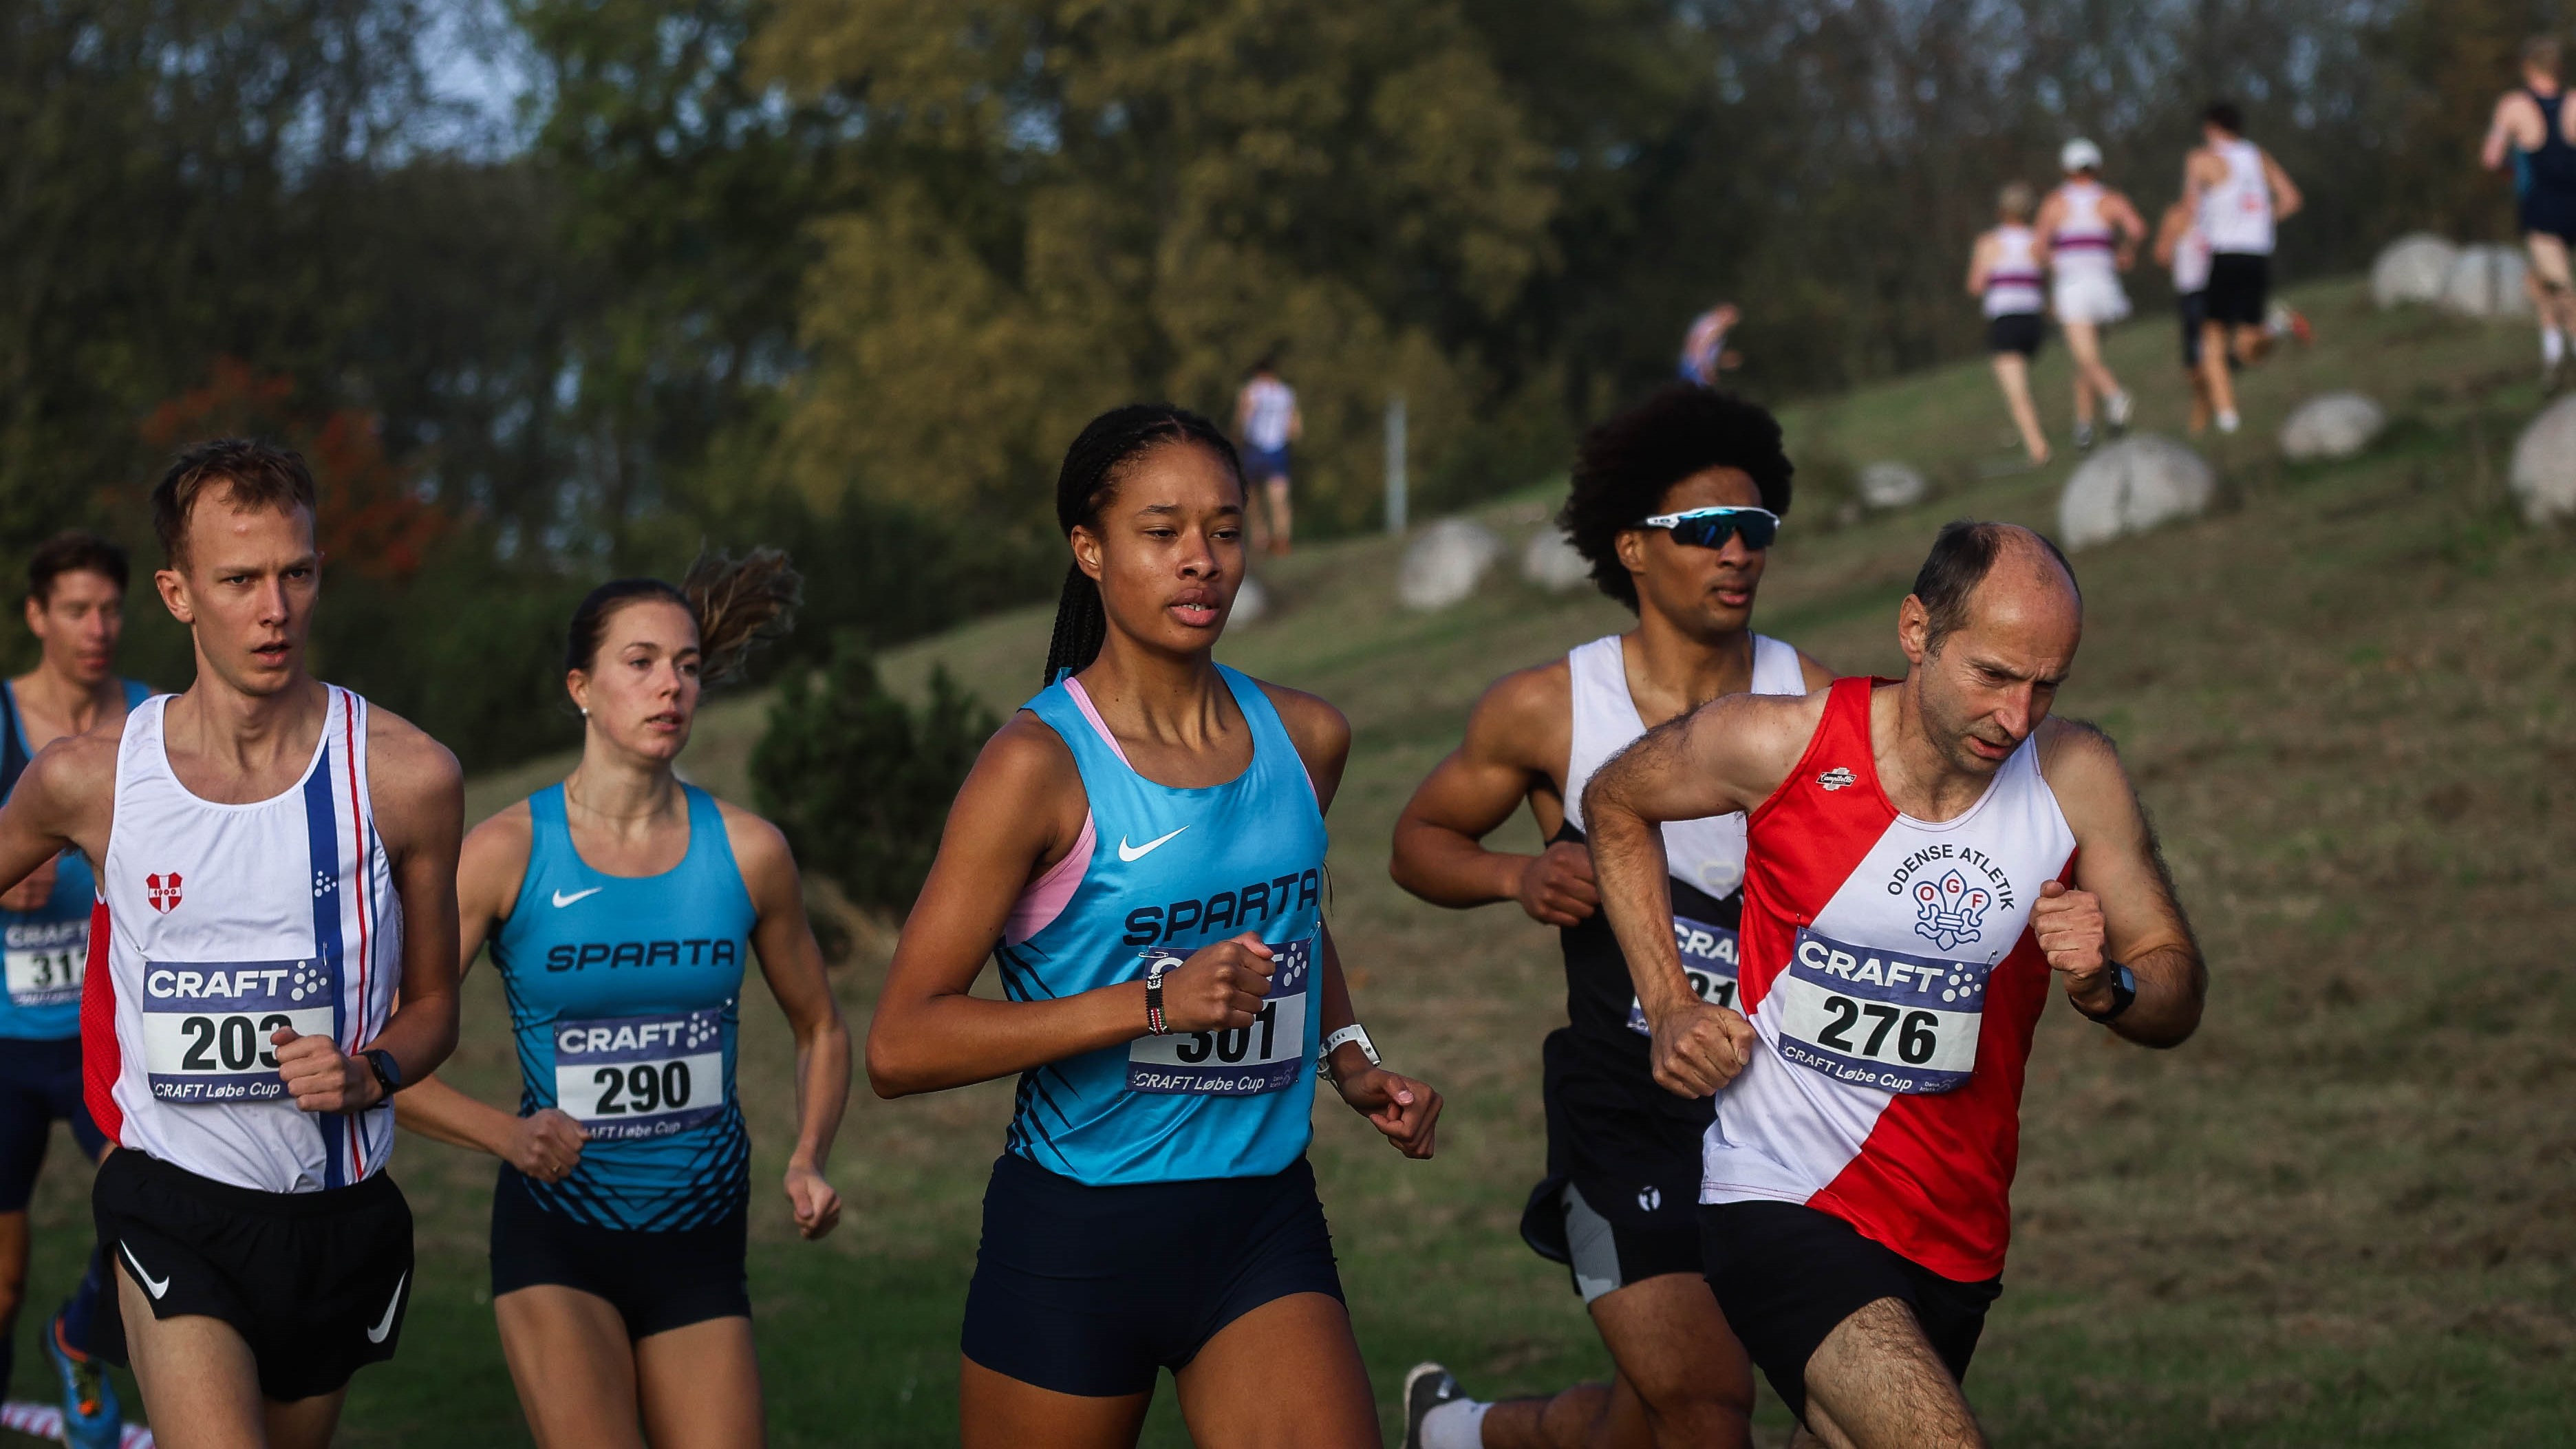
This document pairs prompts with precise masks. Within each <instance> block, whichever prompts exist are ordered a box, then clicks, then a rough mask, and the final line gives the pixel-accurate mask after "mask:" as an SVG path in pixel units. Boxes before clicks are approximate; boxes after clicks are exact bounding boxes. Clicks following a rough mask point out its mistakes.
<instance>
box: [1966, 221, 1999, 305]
mask: <svg viewBox="0 0 2576 1449" xmlns="http://www.w3.org/2000/svg"><path fill="white" fill-rule="evenodd" d="M1994 266H1995V234H1994V233H1993V232H1987V233H1985V234H1984V235H1982V236H1980V237H1978V238H1977V244H1976V245H1975V246H1972V247H1970V248H1968V295H1969V296H1971V297H1982V296H1984V295H1986V276H1987V274H1988V273H1990V272H1992V271H1993V270H1994Z"/></svg>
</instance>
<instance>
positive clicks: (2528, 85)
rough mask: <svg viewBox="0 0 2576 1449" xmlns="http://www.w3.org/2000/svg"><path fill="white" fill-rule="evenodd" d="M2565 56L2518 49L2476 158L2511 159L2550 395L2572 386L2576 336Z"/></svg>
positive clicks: (2575, 230)
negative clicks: (2514, 71) (2516, 64)
mask: <svg viewBox="0 0 2576 1449" xmlns="http://www.w3.org/2000/svg"><path fill="white" fill-rule="evenodd" d="M2564 55H2565V52H2564V50H2563V49H2562V48H2561V46H2560V44H2559V41H2558V38H2557V37H2556V36H2554V35H2544V36H2539V37H2536V38H2534V39H2532V40H2530V41H2527V42H2525V43H2524V45H2523V47H2522V85H2521V87H2520V88H2519V89H2516V90H2510V91H2507V92H2505V93H2504V95H2503V96H2502V97H2501V98H2499V99H2498V100H2497V101H2496V105H2495V119H2494V121H2493V122H2492V123H2491V124H2490V125H2489V126H2488V127H2487V139H2486V147H2485V149H2484V151H2483V152H2482V153H2481V156H2480V159H2481V160H2482V161H2484V162H2485V164H2486V167H2487V169H2488V170H2490V171H2494V170H2499V169H2502V168H2503V167H2504V166H2505V164H2506V163H2507V162H2508V161H2510V162H2511V163H2512V165H2513V167H2514V177H2515V182H2516V186H2515V191H2516V196H2515V211H2516V214H2517V219H2518V220H2519V221H2520V223H2521V225H2522V239H2523V245H2524V247H2525V248H2526V249H2527V250H2528V251H2529V253H2530V256H2531V273H2530V283H2529V285H2530V290H2531V295H2532V303H2533V311H2534V312H2535V313H2536V314H2537V316H2538V318H2539V321H2540V381H2541V388H2542V390H2543V391H2544V392H2556V391H2558V390H2559V389H2560V388H2562V387H2565V386H2567V385H2568V384H2569V382H2571V381H2576V361H2571V360H2570V358H2569V343H2570V339H2576V276H2571V274H2570V272H2569V264H2568V252H2569V249H2570V248H2571V247H2576V107H2570V106H2569V105H2568V104H2567V91H2566V88H2565V85H2564V83H2563V80H2562V76H2561V72H2562V70H2563V68H2564Z"/></svg>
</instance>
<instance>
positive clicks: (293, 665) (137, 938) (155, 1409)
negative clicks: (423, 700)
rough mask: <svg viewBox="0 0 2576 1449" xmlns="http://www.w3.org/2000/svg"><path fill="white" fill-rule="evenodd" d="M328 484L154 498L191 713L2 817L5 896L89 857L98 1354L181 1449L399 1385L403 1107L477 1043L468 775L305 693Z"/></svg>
mask: <svg viewBox="0 0 2576 1449" xmlns="http://www.w3.org/2000/svg"><path fill="white" fill-rule="evenodd" d="M313 509H314V485H313V476H312V474H311V473H310V472H309V471H307V470H306V468H305V466H304V460H303V459H302V458H300V457H298V456H297V455H295V454H294V453H292V452H288V451H286V450H284V449H280V448H275V447H271V446H269V445H266V444H262V443H255V442H247V441H243V440H239V439H226V440H222V441H217V442H210V443H201V444H198V445H197V446H195V447H192V448H190V449H189V450H187V451H186V452H184V453H182V454H181V455H180V456H179V458H178V460H177V461H176V462H175V463H174V464H172V466H171V468H170V470H169V471H168V472H167V473H166V474H164V475H163V477H162V479H161V481H160V483H159V484H158V485H157V486H156V487H154V489H153V490H152V521H153V529H154V532H155V533H157V534H158V535H159V536H160V541H161V546H162V549H163V551H164V553H165V554H166V555H167V556H168V560H169V562H168V565H167V566H166V567H165V568H163V569H162V570H161V571H160V572H159V573H158V574H157V575H155V576H154V582H155V583H156V584H157V585H158V586H159V588H160V592H161V600H162V602H163V604H164V605H166V606H167V607H168V608H169V610H170V612H171V614H172V615H173V616H174V617H176V618H177V619H178V620H179V622H181V623H182V624H185V625H187V626H188V629H189V632H190V635H191V637H192V639H193V641H194V644H195V649H196V657H197V676H196V679H195V681H194V682H193V683H192V684H190V685H189V687H188V689H187V692H186V693H184V694H178V695H163V696H160V697H158V698H155V699H150V700H147V701H145V702H144V703H143V704H141V705H139V706H137V707H136V708H135V709H134V710H133V711H132V712H131V713H130V714H125V715H117V714H115V713H114V712H113V711H112V710H110V711H103V712H102V718H101V719H100V720H99V723H98V724H97V725H96V726H95V727H93V728H92V729H91V730H90V731H89V732H88V733H86V734H82V735H77V736H72V737H69V738H66V739H61V740H57V741H55V742H54V743H53V744H51V745H49V746H47V747H46V748H45V749H44V750H43V751H42V752H41V753H39V754H38V755H37V756H36V758H35V761H34V763H32V764H31V765H29V766H28V767H27V770H26V773H25V774H23V775H21V776H20V777H19V780H18V787H17V789H16V790H15V791H14V792H13V793H12V794H11V795H10V797H9V801H8V803H7V805H6V806H0V887H6V886H13V885H15V884H17V883H18V882H19V881H21V880H24V879H25V878H26V877H27V876H29V875H30V874H32V873H33V872H34V871H36V870H37V869H38V868H39V867H41V866H43V865H44V864H45V863H46V862H48V861H51V860H53V859H55V857H57V856H59V855H60V854H61V853H62V852H63V850H64V849H65V848H67V847H74V846H77V847H78V848H79V849H80V850H81V852H82V853H83V854H84V855H86V856H87V857H88V858H89V860H90V862H91V864H92V866H93V867H94V868H95V869H96V874H97V878H98V881H99V887H100V890H99V901H98V904H97V907H96V909H95V912H94V914H93V916H92V926H91V929H92V931H93V932H94V933H95V932H101V931H103V932H106V933H107V937H106V939H105V940H99V939H96V938H95V936H94V937H93V939H92V941H91V943H90V944H91V954H90V969H89V972H88V977H87V980H86V981H85V982H84V983H83V985H82V1016H83V1021H84V1030H83V1032H82V1034H81V1050H82V1063H81V1066H82V1077H83V1083H84V1087H85V1101H86V1105H87V1106H88V1108H89V1113H90V1116H91V1118H92V1119H93V1120H94V1121H96V1122H97V1123H98V1126H99V1128H100V1130H101V1131H103V1132H104V1133H105V1134H106V1135H107V1139H108V1141H109V1143H110V1144H111V1146H110V1149H109V1151H108V1153H107V1155H106V1157H105V1159H104V1160H102V1161H101V1162H100V1163H99V1168H98V1175H97V1178H96V1181H95V1185H94V1186H93V1188H92V1192H91V1209H92V1214H93V1216H94V1217H95V1218H96V1220H97V1227H98V1235H99V1240H100V1242H101V1244H102V1245H103V1246H105V1247H107V1248H108V1249H109V1251H110V1253H111V1255H112V1256H113V1257H114V1258H115V1259H116V1261H117V1264H118V1272H117V1285H116V1298H115V1300H114V1301H113V1311H112V1312H111V1313H109V1314H104V1315H102V1321H101V1322H100V1323H99V1324H97V1325H96V1328H95V1332H94V1340H93V1347H94V1348H95V1350H96V1351H97V1353H98V1355H99V1356H100V1357H102V1358H105V1359H107V1360H108V1361H110V1362H125V1361H127V1360H128V1359H129V1358H130V1359H131V1361H132V1363H133V1367H134V1373H135V1379H136V1381H137V1382H138V1383H139V1384H140V1386H141V1388H142V1392H143V1403H144V1407H145V1409H146V1410H147V1411H148V1412H149V1416H150V1418H151V1420H152V1425H153V1429H154V1432H155V1434H156V1435H157V1437H158V1438H159V1441H160V1442H161V1443H162V1444H163V1445H165V1446H167V1449H209V1446H223V1449H235V1446H242V1445H265V1446H271V1449H319V1446H321V1445H324V1444H327V1443H329V1442H330V1439H331V1435H332V1431H333V1429H334V1427H335V1426H336V1425H337V1423H338V1420H339V1416H340V1405H341V1402H342V1400H343V1398H344V1397H345V1396H346V1393H347V1389H348V1383H349V1379H350V1377H351V1376H352V1375H353V1374H354V1373H356V1371H357V1370H358V1369H359V1368H360V1367H361V1366H363V1365H365V1364H369V1363H375V1362H380V1361H382V1360H384V1359H387V1358H391V1357H392V1356H393V1354H394V1352H395V1349H396V1348H397V1346H398V1345H399V1344H400V1342H401V1337H402V1322H403V1315H404V1310H405V1307H406V1305H408V1303H409V1302H410V1300H411V1293H412V1290H413V1287H414V1284H413V1281H412V1270H413V1263H412V1221H411V1211H410V1209H409V1208H408V1207H407V1206H406V1205H405V1204H404V1202H403V1197H402V1193H401V1191H400V1190H399V1189H397V1188H396V1187H395V1186H394V1182H393V1179H392V1178H391V1177H389V1176H387V1175H386V1174H385V1171H384V1168H385V1164H386V1162H387V1160H388V1159H389V1158H390V1156H391V1155H392V1150H393V1127H394V1123H393V1113H391V1112H390V1111H387V1110H385V1108H386V1107H387V1106H388V1105H389V1104H388V1101H387V1099H388V1098H389V1097H391V1096H392V1094H393V1093H394V1092H395V1091H396V1090H397V1089H399V1088H400V1087H401V1086H402V1085H403V1084H404V1083H405V1082H407V1081H412V1080H416V1079H418V1078H419V1077H421V1076H424V1075H426V1074H427V1073H429V1072H430V1071H432V1070H434V1069H435V1068H436V1067H437V1066H438V1064H439V1062H440V1061H442V1060H444V1059H445V1058H446V1056H447V1053H448V1051H449V1050H450V1048H452V1047H453V1046H454V1045H455V1042H456V848H457V835H458V830H459V825H460V819H459V817H460V815H461V814H462V811H463V794H462V778H461V776H460V775H459V773H458V770H457V767H456V759H455V757H454V756H453V755H450V754H449V753H448V752H447V751H446V750H445V749H443V748H441V747H440V746H439V744H438V743H437V742H436V741H434V740H432V739H430V738H429V737H428V736H427V735H425V734H422V733H421V732H420V731H419V730H417V729H415V728H413V727H412V726H411V725H409V724H406V723H404V722H403V721H402V720H400V719H397V718H395V717H394V716H393V715H391V714H389V713H387V712H385V711H383V710H380V709H376V708H373V707H371V706H369V705H368V703H367V702H366V701H365V700H363V699H361V698H359V697H358V696H357V695H355V694H352V693H350V692H349V691H348V690H345V689H340V688H336V687H334V686H331V685H326V684H324V683H322V682H321V681H319V680H317V679H315V678H314V677H313V676H312V675H311V674H309V673H307V672H306V671H305V667H304V646H305V640H306V638H307V637H308V635H309V632H310V630H311V627H312V622H313V611H314V609H315V607H316V605H317V603H318V601H319V596H320V586H321V556H320V553H319V551H318V549H317V547H316V544H315V538H314V526H313V524H314V519H313Z"/></svg>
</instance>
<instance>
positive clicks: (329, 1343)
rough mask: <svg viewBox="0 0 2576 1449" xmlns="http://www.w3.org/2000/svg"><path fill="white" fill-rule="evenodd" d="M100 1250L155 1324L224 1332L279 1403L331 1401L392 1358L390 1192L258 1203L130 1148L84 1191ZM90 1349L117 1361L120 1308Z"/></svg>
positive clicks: (398, 1217)
mask: <svg viewBox="0 0 2576 1449" xmlns="http://www.w3.org/2000/svg"><path fill="white" fill-rule="evenodd" d="M90 1210H91V1214H92V1216H93V1217H95V1219H96V1220H97V1223H98V1241H99V1245H100V1247H102V1248H103V1249H105V1250H106V1251H107V1253H108V1255H109V1256H111V1257H113V1258H114V1259H115V1260H116V1262H117V1265H118V1268H119V1270H120V1271H121V1272H122V1273H123V1274H124V1276H125V1277H126V1278H127V1279H129V1280H130V1281H132V1282H133V1283H134V1285H135V1287H136V1288H137V1290H138V1291H140V1292H141V1293H142V1294H143V1295H144V1297H145V1299H146V1300H147V1301H149V1302H150V1303H151V1305H152V1316H153V1317H155V1318H158V1319H169V1318H179V1317H187V1316H197V1317H205V1318H213V1319H219V1320H221V1321H222V1322H224V1323H227V1324H230V1325H231V1326H232V1328H233V1330H234V1331H235V1332H237V1333H239V1334H240V1335H241V1336H242V1338H243V1339H244V1340H245V1341H246V1342H248V1343H249V1345H250V1351H251V1356H252V1358H253V1359H255V1360H256V1361H257V1362H258V1364H259V1391H260V1393H261V1394H262V1395H264V1396H266V1397H267V1398H270V1399H273V1400H276V1401H278V1402H281V1403H286V1402H292V1401H294V1400H297V1399H309V1398H312V1397H314V1396H315V1395H317V1394H327V1393H331V1392H333V1391H334V1390H337V1389H339V1388H341V1387H342V1386H344V1385H346V1384H347V1383H348V1382H349V1378H350V1376H351V1375H353V1374H355V1373H356V1372H357V1371H358V1369H359V1368H360V1367H362V1366H364V1365H366V1364H371V1363H380V1362H382V1361H384V1360H386V1359H389V1358H392V1357H393V1356H394V1349H395V1348H396V1347H397V1346H398V1345H399V1344H400V1343H401V1341H402V1326H403V1316H404V1314H405V1312H406V1311H407V1310H408V1309H409V1308H410V1306H411V1290H412V1281H411V1279H412V1258H411V1208H410V1206H409V1205H408V1204H406V1203H405V1202H404V1201H403V1195H402V1190H401V1189H399V1188H397V1187H395V1186H394V1180H393V1179H392V1178H390V1177H387V1176H386V1175H385V1174H383V1173H381V1172H379V1173H377V1174H376V1175H375V1176H373V1177H370V1178H368V1179H367V1180H365V1181H364V1182H359V1183H354V1184H352V1185H350V1186H348V1187H335V1188H328V1189H325V1190H323V1191H320V1192H259V1191H256V1190H254V1189H251V1188H246V1187H235V1186H233V1185H231V1184H230V1183H222V1182H216V1181H214V1180H213V1179H211V1178H204V1177H199V1176H198V1175H197V1174H195V1173H193V1172H189V1171H187V1170H185V1169H183V1168H179V1167H174V1166H172V1165H171V1164H169V1163H167V1162H163V1161H161V1160H159V1159H158V1158H153V1157H146V1156H145V1155H143V1154H142V1153H140V1152H136V1151H133V1150H131V1149H125V1150H120V1151H116V1152H111V1153H109V1154H108V1155H107V1159H106V1160H105V1161H104V1162H101V1163H100V1164H99V1167H98V1179H97V1182H96V1185H95V1186H94V1187H93V1188H92V1189H91V1193H90ZM92 1346H93V1347H94V1348H96V1349H97V1350H98V1351H99V1352H100V1353H101V1354H102V1355H104V1356H105V1357H106V1358H107V1360H108V1361H109V1362H111V1363H118V1364H122V1363H124V1362H126V1358H127V1355H126V1340H125V1325H124V1321H123V1318H122V1317H121V1315H120V1313H119V1310H118V1304H117V1296H116V1295H114V1294H110V1295H108V1296H107V1299H106V1301H105V1302H104V1303H102V1304H101V1305H100V1313H99V1317H98V1321H97V1325H96V1329H95V1331H94V1334H93V1343H92Z"/></svg>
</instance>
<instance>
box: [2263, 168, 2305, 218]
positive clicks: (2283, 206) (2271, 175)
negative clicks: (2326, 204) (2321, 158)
mask: <svg viewBox="0 0 2576 1449" xmlns="http://www.w3.org/2000/svg"><path fill="white" fill-rule="evenodd" d="M2263 179H2264V181H2265V182H2267V183H2268V184H2270V186H2271V188H2272V219H2273V220H2274V221H2287V220H2289V219H2290V218H2291V217H2294V216H2296V215H2298V214H2299V208H2300V207H2303V206H2305V205H2307V204H2308V201H2307V198H2306V197H2304V196H2301V195H2300V194H2299V187H2298V183H2296V182H2294V181H2292V180H2291V179H2290V173H2289V172H2287V171H2284V170H2282V169H2281V163H2280V162H2278V161H2275V160H2273V159H2272V153H2271V152H2269V151H2266V152H2264V153H2263Z"/></svg>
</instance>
